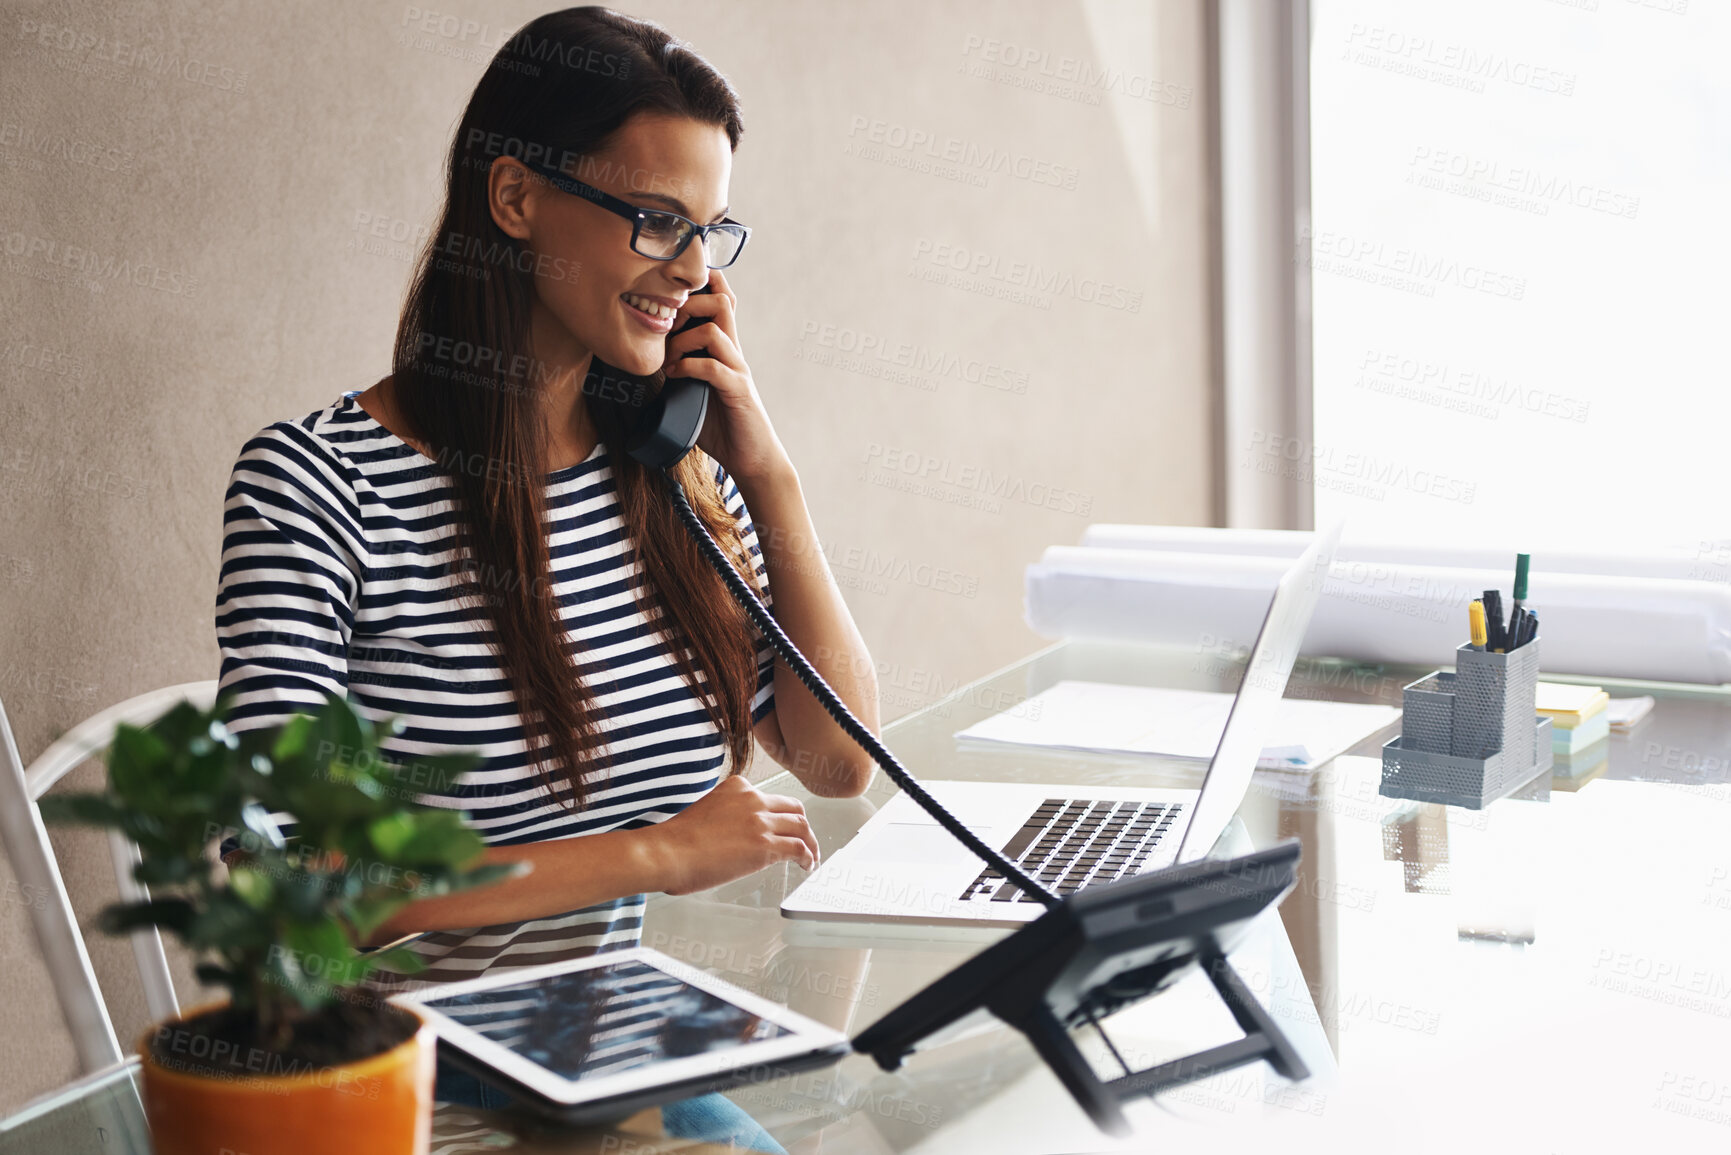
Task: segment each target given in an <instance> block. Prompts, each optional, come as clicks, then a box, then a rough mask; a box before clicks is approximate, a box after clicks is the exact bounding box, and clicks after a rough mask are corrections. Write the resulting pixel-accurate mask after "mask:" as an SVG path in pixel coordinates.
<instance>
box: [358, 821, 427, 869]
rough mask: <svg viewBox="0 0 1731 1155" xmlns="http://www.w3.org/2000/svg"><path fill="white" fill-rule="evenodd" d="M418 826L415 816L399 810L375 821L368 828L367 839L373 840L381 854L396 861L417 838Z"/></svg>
mask: <svg viewBox="0 0 1731 1155" xmlns="http://www.w3.org/2000/svg"><path fill="white" fill-rule="evenodd" d="M417 826H418V824H417V823H416V821H415V816H414V815H413V814H410V813H409V812H407V811H404V810H399V811H397V812H396V813H394V814H387V815H385V816H384V817H383V818H379V819H375V820H374V821H373V822H372V824H371V825H369V826H368V827H367V837H368V838H370V839H372V843H373V846H374V848H375V849H377V850H378V852H379V853H380V854H382V855H383V856H384V857H386V858H388V859H395V858H397V857H398V856H399V855H401V854H402V853H403V848H404V847H406V846H408V845H409V842H410V841H411V840H412V839H413V838H414V837H415V832H416V829H417Z"/></svg>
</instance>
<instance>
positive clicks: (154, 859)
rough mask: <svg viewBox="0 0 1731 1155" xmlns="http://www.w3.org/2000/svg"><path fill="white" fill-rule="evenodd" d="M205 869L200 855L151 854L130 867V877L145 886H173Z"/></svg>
mask: <svg viewBox="0 0 1731 1155" xmlns="http://www.w3.org/2000/svg"><path fill="white" fill-rule="evenodd" d="M204 869H206V863H205V861H204V859H203V858H202V857H198V858H189V857H187V856H186V855H183V854H153V855H149V856H147V857H145V859H144V861H143V862H140V863H139V864H138V865H137V866H135V867H133V868H132V877H133V878H136V879H137V880H138V881H139V882H142V883H143V884H144V885H146V886H174V885H176V884H177V883H182V882H186V881H188V880H190V879H191V878H192V877H193V876H194V875H195V874H197V873H199V872H200V871H202V870H204Z"/></svg>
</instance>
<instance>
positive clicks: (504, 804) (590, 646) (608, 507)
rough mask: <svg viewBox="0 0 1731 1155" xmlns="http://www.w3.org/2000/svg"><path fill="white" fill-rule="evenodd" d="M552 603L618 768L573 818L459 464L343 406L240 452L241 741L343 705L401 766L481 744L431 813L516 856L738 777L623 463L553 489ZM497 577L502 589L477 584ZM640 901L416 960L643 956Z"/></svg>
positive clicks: (232, 541)
mask: <svg viewBox="0 0 1731 1155" xmlns="http://www.w3.org/2000/svg"><path fill="white" fill-rule="evenodd" d="M715 478H716V483H717V485H718V487H719V488H720V492H721V494H722V498H723V501H724V503H725V505H726V507H727V509H728V511H729V512H730V513H732V514H733V515H734V517H735V518H736V519H737V521H738V524H739V526H740V529H741V531H742V533H743V535H744V541H745V546H746V549H747V550H748V552H749V554H750V555H751V557H752V560H753V568H754V570H755V572H756V578H757V584H758V588H759V589H760V590H761V591H762V593H763V596H764V600H765V602H766V603H767V602H769V600H770V596H769V579H768V575H767V574H766V572H765V570H764V566H763V557H762V553H761V551H760V549H759V548H758V543H757V537H756V533H755V530H754V529H753V527H752V524H751V519H750V515H749V513H748V512H747V510H746V508H745V500H744V498H743V497H742V496H741V495H740V492H739V489H738V487H737V486H736V485H735V484H734V482H733V479H732V478H731V477H729V476H728V475H727V473H726V471H725V470H723V469H722V468H721V467H720V466H717V467H716V471H715ZM546 507H547V523H548V549H549V553H550V554H551V573H550V578H551V582H552V589H553V592H554V594H555V596H556V597H557V599H558V602H559V606H560V614H561V617H562V619H563V621H564V624H565V627H566V629H567V631H568V632H569V637H570V640H571V643H572V645H573V646H574V648H575V650H576V654H577V660H578V664H579V667H580V670H581V678H582V681H583V684H584V685H585V686H586V687H587V688H588V689H589V692H590V694H591V697H592V701H593V702H594V703H595V704H596V706H597V707H598V708H599V710H598V713H599V715H600V718H599V725H600V731H601V735H600V737H601V741H602V743H603V745H604V747H605V751H606V753H607V755H608V770H607V771H606V773H605V775H604V776H602V777H599V778H597V779H595V780H592V781H590V782H589V783H587V786H588V799H587V801H586V803H585V805H584V806H583V808H582V809H581V810H579V811H577V812H575V813H574V812H572V810H571V809H569V808H568V807H566V806H562V805H560V804H559V803H558V802H556V801H555V800H554V799H553V798H552V797H551V796H550V795H549V794H548V792H547V790H546V787H545V786H544V785H543V783H542V782H541V780H540V778H539V775H538V774H537V772H536V770H535V768H534V767H533V766H532V765H530V763H529V761H528V757H527V746H526V744H525V742H524V736H523V730H522V723H521V720H520V718H519V716H518V713H517V708H516V702H515V698H514V697H513V695H512V692H511V689H510V686H509V684H508V681H507V680H506V678H505V676H504V674H503V672H502V671H501V669H500V667H499V664H498V659H497V658H496V657H495V656H494V655H493V654H492V653H490V652H489V650H488V645H487V643H488V641H489V640H490V638H491V635H492V629H491V624H490V622H489V621H488V620H487V618H486V616H485V614H483V613H481V612H480V611H478V610H476V609H474V608H471V607H469V606H465V605H463V604H461V603H460V602H459V600H458V590H457V587H456V580H457V576H458V575H456V574H455V573H453V569H454V568H455V566H454V565H453V563H454V562H455V561H456V554H455V553H454V550H453V535H454V531H455V525H454V515H453V512H452V503H451V483H450V479H449V476H448V475H447V473H446V472H445V471H444V469H443V468H441V466H440V465H439V464H438V463H436V462H434V461H432V460H431V459H429V458H427V457H426V456H424V455H422V454H421V453H419V452H418V451H416V450H415V449H413V448H412V447H410V446H409V445H408V444H407V443H405V442H404V441H403V440H402V439H401V438H399V437H397V436H396V435H395V434H393V433H391V432H390V431H389V430H387V429H385V427H384V426H382V425H380V424H379V423H378V421H376V420H374V418H373V417H372V416H370V415H369V414H368V413H367V412H366V410H364V409H362V408H361V406H360V404H359V402H357V401H356V400H355V394H353V393H350V394H345V395H344V396H343V397H342V398H341V399H340V400H338V401H337V402H335V403H334V404H332V405H329V406H327V407H326V408H324V409H320V410H317V411H315V412H313V413H310V414H308V415H307V416H305V417H303V418H301V419H299V420H297V421H279V422H277V423H275V424H273V425H270V426H267V427H266V428H264V429H263V430H261V431H259V433H258V434H257V435H256V436H254V437H253V438H252V439H251V440H250V441H248V442H247V443H246V445H245V447H244V448H243V449H242V450H241V454H240V458H239V460H238V461H236V463H235V467H234V472H233V474H232V476H231V478H230V481H229V487H228V494H227V498H226V501H225V504H224V507H223V546H222V571H221V576H220V578H219V579H218V584H217V594H216V632H217V641H218V645H219V646H220V648H221V652H222V672H221V675H220V679H219V689H220V690H221V691H224V692H228V693H231V694H232V695H233V704H232V707H231V726H232V728H233V729H235V730H239V731H244V730H249V729H254V728H257V727H262V726H268V725H275V724H278V723H281V722H282V721H283V720H284V719H286V718H287V717H288V716H289V715H290V714H292V713H294V712H295V711H296V710H299V709H303V708H313V707H316V706H318V705H320V704H321V703H322V702H323V701H324V695H325V693H326V692H330V693H334V694H346V695H347V696H348V698H349V700H350V701H351V702H352V703H353V704H354V706H355V709H356V711H357V712H358V713H360V714H362V715H363V716H365V717H367V718H370V719H373V720H375V721H377V720H382V719H384V718H386V717H387V716H390V715H396V716H398V717H400V718H401V719H402V720H403V721H404V723H405V726H404V729H403V732H402V733H401V734H400V735H398V736H395V737H390V738H386V739H385V740H384V742H383V747H384V749H385V750H386V751H388V752H389V753H391V754H392V755H394V756H396V757H397V758H399V759H400V760H404V761H407V760H408V759H410V758H412V757H413V756H415V755H420V754H430V753H437V752H440V751H449V750H452V749H470V750H473V751H475V752H476V753H478V754H480V755H481V756H482V757H483V759H484V761H483V762H482V764H481V765H480V766H479V767H478V768H476V769H474V770H470V771H467V772H465V773H463V774H461V775H458V776H456V777H455V778H453V779H452V780H450V781H445V782H425V783H423V782H419V781H416V782H415V783H414V785H415V786H416V787H417V789H418V788H420V787H422V786H425V788H426V789H425V792H424V793H420V794H419V795H418V800H419V801H421V802H423V803H426V804H428V805H432V806H443V807H451V808H454V809H460V810H463V811H465V812H466V813H467V814H468V816H469V823H470V825H471V826H473V827H474V829H475V830H476V831H477V832H478V833H479V834H480V835H481V837H482V839H483V840H484V841H486V842H487V843H489V844H492V845H499V846H509V845H516V844H521V843H527V842H541V841H546V840H548V839H555V838H569V837H572V836H576V835H583V834H593V833H597V832H600V831H607V830H618V829H632V828H638V827H643V826H646V825H649V824H651V823H655V822H661V821H664V820H665V819H667V818H670V817H672V816H673V815H674V814H677V813H678V812H679V811H680V810H682V809H684V808H685V807H686V806H688V805H690V804H691V803H692V802H694V801H696V800H697V799H698V798H700V797H702V796H703V795H704V794H705V793H706V792H707V791H708V790H709V789H710V788H711V787H713V786H714V785H715V784H716V783H717V782H718V781H719V780H720V778H721V776H722V774H723V763H724V761H725V756H726V745H725V742H724V740H723V738H722V736H721V734H720V732H719V731H718V730H717V729H716V727H715V725H714V723H712V722H711V721H710V720H709V716H708V714H707V713H706V712H705V711H704V709H703V706H702V703H701V702H700V701H699V700H698V698H697V696H696V695H695V694H694V693H693V692H692V689H691V687H690V686H689V685H688V684H687V683H686V681H685V679H684V678H683V677H682V676H681V675H680V672H679V667H678V665H677V664H676V663H675V661H674V658H673V653H672V651H670V649H669V647H668V644H667V642H666V640H665V638H664V637H663V636H662V635H661V634H660V632H659V631H658V630H657V629H656V628H655V627H654V626H653V625H652V624H651V622H650V620H649V619H647V618H645V616H644V614H643V612H642V610H641V608H640V607H639V606H638V603H637V599H636V597H635V596H634V592H633V591H634V589H635V587H636V586H637V584H638V583H639V581H640V580H641V569H640V567H639V566H638V564H637V561H636V559H635V556H634V552H635V551H634V550H633V548H632V543H631V541H630V539H629V537H628V536H627V533H626V530H625V526H624V523H623V522H622V520H621V518H620V511H619V502H618V495H617V492H616V488H615V485H614V479H613V473H612V469H611V468H610V466H609V465H608V463H607V458H606V450H605V448H604V447H603V446H600V445H597V446H596V447H595V451H594V452H593V453H591V454H590V455H589V457H588V458H587V459H585V460H584V461H582V462H580V463H578V464H576V465H572V466H568V467H566V468H564V469H560V470H556V471H554V472H553V473H550V474H548V475H547V477H546ZM475 576H476V577H477V578H479V579H480V580H483V581H484V580H485V575H484V574H477V575H475ZM755 636H756V640H757V688H756V693H755V694H754V696H753V698H752V707H751V714H752V720H753V722H756V721H760V720H761V719H763V718H764V717H765V716H766V715H767V714H768V713H769V712H770V711H771V710H772V709H773V708H774V701H773V688H774V682H773V672H774V667H773V652H772V651H771V649H770V648H769V644H768V642H767V641H766V640H764V639H763V638H762V637H761V635H755ZM643 904H644V896H643V895H640V894H639V895H629V896H625V897H622V898H618V899H615V900H612V901H608V902H602V903H599V904H597V905H595V906H589V907H584V908H582V909H580V910H572V911H568V912H566V913H564V914H557V915H553V916H550V917H547V918H536V919H530V920H527V921H522V922H510V923H503V924H499V925H495V926H479V927H472V928H468V929H465V930H456V931H432V932H427V933H425V934H423V935H421V936H420V937H419V938H417V939H415V940H414V941H413V942H412V943H411V944H410V947H411V949H412V950H414V951H415V952H416V953H417V954H419V955H420V956H421V957H422V960H423V961H424V962H425V963H426V964H427V970H426V971H424V972H423V973H422V974H421V975H419V976H418V981H423V982H428V981H430V982H442V981H454V980H458V979H464V978H473V977H475V976H476V975H478V974H480V973H482V972H483V971H486V970H488V969H490V968H500V967H520V966H533V965H537V964H541V963H547V962H553V961H557V960H560V959H565V958H571V957H576V956H579V955H584V954H589V953H592V952H594V951H596V950H599V949H606V948H614V947H620V946H630V945H633V944H635V942H636V941H637V938H638V935H639V931H640V930H641V927H642V920H643Z"/></svg>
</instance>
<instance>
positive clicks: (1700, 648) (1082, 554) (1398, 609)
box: [1025, 534, 1731, 684]
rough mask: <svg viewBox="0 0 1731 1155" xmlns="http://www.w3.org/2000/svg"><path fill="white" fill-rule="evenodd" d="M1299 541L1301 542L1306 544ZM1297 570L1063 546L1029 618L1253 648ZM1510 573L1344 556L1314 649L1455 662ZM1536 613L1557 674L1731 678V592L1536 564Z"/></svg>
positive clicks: (1133, 636)
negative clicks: (1470, 616) (1479, 605)
mask: <svg viewBox="0 0 1731 1155" xmlns="http://www.w3.org/2000/svg"><path fill="white" fill-rule="evenodd" d="M1295 536H1296V538H1297V539H1299V540H1300V541H1302V539H1304V538H1305V537H1306V536H1307V535H1305V534H1298V535H1295ZM1296 552H1297V551H1296V550H1295V551H1294V554H1295V555H1296ZM1512 560H1513V559H1512V558H1511V559H1510V561H1511V563H1512ZM1288 561H1289V559H1287V558H1285V557H1281V556H1268V555H1265V554H1256V553H1197V552H1186V551H1180V550H1172V549H1151V548H1139V549H1108V548H1091V547H1086V546H1052V547H1050V548H1048V549H1047V550H1046V552H1045V553H1044V555H1042V557H1041V558H1040V560H1039V561H1038V562H1035V563H1034V564H1033V565H1030V566H1029V567H1028V570H1027V574H1026V602H1025V612H1026V619H1027V623H1028V625H1029V627H1030V628H1032V629H1033V630H1034V631H1035V632H1036V633H1038V634H1040V635H1041V636H1043V637H1048V638H1084V639H1093V640H1103V641H1114V640H1119V641H1142V642H1153V643H1160V644H1164V645H1171V646H1181V647H1195V648H1197V649H1199V650H1213V649H1218V648H1233V647H1237V648H1242V647H1247V646H1249V645H1250V643H1251V642H1253V641H1254V640H1255V638H1256V633H1257V631H1258V630H1259V629H1260V628H1261V626H1262V619H1263V615H1264V614H1265V613H1266V612H1267V610H1268V603H1269V600H1270V599H1271V598H1272V597H1273V596H1274V587H1275V583H1276V582H1278V581H1279V580H1280V575H1281V574H1282V573H1283V572H1284V571H1285V569H1286V566H1287V564H1288ZM1512 573H1513V565H1512V564H1511V565H1509V566H1499V567H1497V568H1494V569H1490V568H1479V567H1465V566H1440V565H1415V564H1411V563H1405V562H1373V561H1368V560H1361V559H1351V558H1338V557H1337V558H1336V560H1335V563H1334V565H1333V566H1332V567H1331V568H1330V570H1329V576H1328V580H1327V581H1326V582H1325V583H1324V585H1323V593H1322V598H1321V600H1320V602H1319V603H1318V604H1317V608H1316V614H1315V617H1313V618H1312V619H1311V624H1310V629H1309V631H1308V632H1307V633H1306V634H1305V640H1304V646H1303V649H1304V652H1305V653H1307V654H1311V655H1318V656H1323V655H1326V656H1332V657H1341V658H1352V659H1357V660H1361V661H1370V662H1391V663H1410V664H1413V665H1419V666H1433V667H1434V666H1448V665H1452V664H1453V660H1454V650H1455V647H1456V646H1457V645H1459V644H1460V643H1461V642H1462V641H1464V640H1466V638H1467V603H1469V602H1470V601H1472V600H1473V599H1474V598H1476V597H1478V596H1480V594H1482V593H1483V591H1485V590H1487V589H1491V588H1493V587H1502V586H1505V585H1506V584H1507V582H1508V581H1509V579H1510V577H1511V576H1512ZM1528 602H1529V604H1531V605H1532V606H1534V607H1536V608H1537V609H1538V610H1539V614H1540V619H1541V626H1540V638H1541V640H1542V644H1543V647H1544V648H1543V652H1542V655H1541V659H1542V666H1543V669H1544V670H1546V671H1548V672H1552V673H1559V674H1562V673H1568V674H1585V675H1590V676H1598V677H1625V678H1653V679H1658V680H1661V681H1681V682H1706V683H1713V684H1719V683H1724V682H1728V681H1731V586H1726V585H1723V584H1717V583H1714V582H1709V581H1699V580H1689V579H1682V578H1654V577H1638V576H1628V575H1603V574H1591V573H1566V572H1562V571H1559V570H1558V569H1556V568H1554V567H1553V568H1549V569H1545V570H1541V569H1540V568H1539V566H1538V564H1537V559H1535V564H1534V566H1533V572H1532V578H1531V581H1530V583H1529V590H1528Z"/></svg>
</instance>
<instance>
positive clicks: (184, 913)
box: [97, 898, 197, 936]
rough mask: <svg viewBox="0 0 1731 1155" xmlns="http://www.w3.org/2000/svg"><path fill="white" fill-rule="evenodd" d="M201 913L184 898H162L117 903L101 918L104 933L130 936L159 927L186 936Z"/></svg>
mask: <svg viewBox="0 0 1731 1155" xmlns="http://www.w3.org/2000/svg"><path fill="white" fill-rule="evenodd" d="M195 913H197V912H196V911H195V910H194V909H193V906H192V904H191V903H190V902H188V901H186V899H184V898H159V899H153V900H152V901H150V902H132V903H115V904H114V905H113V906H109V907H105V908H104V909H103V911H102V914H101V915H100V916H99V917H98V919H97V925H98V926H100V927H101V928H102V931H103V933H104V934H126V933H128V932H130V931H134V930H137V929H138V928H139V927H145V926H159V927H162V928H163V929H165V930H169V931H173V932H174V933H175V934H177V935H182V936H184V935H185V934H186V932H187V929H188V928H189V927H190V926H191V925H192V920H193V916H194V914H195Z"/></svg>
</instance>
